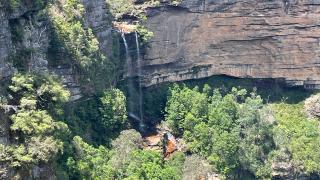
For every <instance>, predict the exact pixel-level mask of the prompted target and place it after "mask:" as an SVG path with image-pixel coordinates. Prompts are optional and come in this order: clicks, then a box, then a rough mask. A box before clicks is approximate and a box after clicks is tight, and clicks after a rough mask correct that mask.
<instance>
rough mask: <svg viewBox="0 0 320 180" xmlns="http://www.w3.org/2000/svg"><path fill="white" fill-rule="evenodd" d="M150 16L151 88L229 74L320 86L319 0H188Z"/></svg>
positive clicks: (147, 77) (147, 73)
mask: <svg viewBox="0 0 320 180" xmlns="http://www.w3.org/2000/svg"><path fill="white" fill-rule="evenodd" d="M149 16H150V17H149V20H148V22H147V26H148V28H149V29H150V30H151V31H153V32H154V34H155V36H154V37H153V39H152V40H151V42H150V44H149V46H148V47H147V49H146V54H145V56H144V64H143V65H144V67H143V70H144V71H143V74H144V77H143V78H144V80H143V82H144V85H145V86H150V85H153V84H157V83H161V82H166V81H181V80H186V79H196V78H202V77H208V76H211V75H219V74H224V75H230V76H235V77H251V78H283V79H285V80H286V82H288V84H289V85H304V86H305V87H306V88H317V89H319V88H320V59H319V58H320V54H319V53H320V1H318V0H269V1H265V0H245V1H243V0H183V1H182V3H181V5H179V6H178V7H162V8H158V9H151V10H149Z"/></svg>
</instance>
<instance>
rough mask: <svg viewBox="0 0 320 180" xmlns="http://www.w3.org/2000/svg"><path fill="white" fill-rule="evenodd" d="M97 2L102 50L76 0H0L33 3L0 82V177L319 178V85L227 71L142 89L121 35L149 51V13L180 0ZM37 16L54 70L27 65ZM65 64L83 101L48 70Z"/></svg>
mask: <svg viewBox="0 0 320 180" xmlns="http://www.w3.org/2000/svg"><path fill="white" fill-rule="evenodd" d="M104 3H105V5H106V7H107V9H108V15H107V17H108V19H107V20H106V21H107V22H106V24H107V25H108V26H113V27H114V30H112V37H113V39H112V41H109V42H108V43H109V45H110V47H111V48H110V51H108V52H107V54H106V52H103V51H102V50H101V46H100V44H99V41H98V39H97V37H96V34H95V32H94V31H93V30H92V29H91V28H90V26H88V23H87V22H86V20H85V16H86V11H87V10H86V9H85V7H84V5H83V2H82V1H80V0H49V1H46V0H34V1H29V0H8V1H3V0H2V1H1V2H0V5H1V11H6V13H8V14H15V13H17V12H19V11H20V10H21V9H24V8H25V7H32V8H31V9H32V10H31V12H29V14H28V13H27V14H24V15H23V18H24V20H23V21H19V20H16V19H13V20H11V21H10V22H9V23H10V33H11V39H12V41H13V42H14V44H15V46H14V48H15V50H14V52H13V53H11V54H10V55H9V56H8V58H7V59H8V62H10V63H11V64H12V66H13V68H14V72H13V73H12V74H11V75H10V76H8V77H7V78H5V79H2V80H1V81H0V85H1V86H0V123H1V124H2V125H3V127H2V126H0V127H1V128H0V134H2V135H3V134H4V135H5V136H6V139H7V140H6V141H2V140H1V141H0V178H1V179H103V180H105V179H106V180H107V179H110V180H111V179H137V180H138V179H146V180H149V179H150V180H154V179H159V180H174V179H177V180H179V179H185V180H189V179H190V180H193V179H194V180H198V179H199V180H200V179H201V180H202V179H320V95H319V94H318V93H317V91H316V90H307V89H304V88H303V87H288V86H287V85H286V84H285V83H284V82H283V81H281V80H274V79H251V78H233V77H229V76H223V75H221V76H212V77H210V78H202V79H194V80H188V81H183V82H167V83H162V84H157V85H154V86H151V87H142V85H141V79H140V78H141V77H139V75H141V74H139V73H138V75H135V76H134V77H131V74H130V73H128V74H127V75H126V72H125V71H129V70H130V68H129V67H127V66H128V64H127V63H128V61H126V59H128V58H137V59H138V61H139V58H140V57H139V56H140V54H139V53H140V52H139V51H138V52H136V51H134V52H133V51H130V52H128V51H129V50H128V48H127V47H126V46H127V41H128V43H133V44H135V43H136V42H135V41H134V40H137V43H136V44H135V46H136V48H139V47H141V51H144V50H145V48H147V46H148V40H149V39H151V38H152V37H153V32H151V31H149V30H148V28H147V27H145V26H144V22H145V21H147V19H148V16H147V14H146V13H145V12H146V9H148V8H155V7H160V6H164V5H163V4H165V6H170V7H176V6H177V5H178V4H179V3H181V1H179V0H168V1H157V0H139V1H138V0H136V1H133V0H132V1H131V0H107V1H105V2H104ZM126 19H130V20H132V21H133V22H134V25H131V24H130V23H129V24H128V22H127V21H128V20H126ZM28 21H30V22H28ZM40 22H41V23H44V22H45V27H46V29H45V30H43V32H44V31H47V29H48V32H49V38H48V39H46V41H48V42H47V43H48V52H47V55H46V56H47V59H48V63H47V64H46V66H48V69H49V70H42V69H37V68H34V66H32V65H31V64H32V63H33V62H32V59H34V57H36V56H39V53H40V52H39V51H38V50H39V47H38V46H37V47H28V48H27V47H26V45H25V41H26V37H25V36H26V35H25V34H26V33H29V32H31V33H32V30H33V29H32V28H34V27H36V26H38V25H39V24H41V23H40ZM29 26H30V29H28V28H25V27H29ZM39 26H40V25H39ZM40 27H42V26H40ZM128 31H129V32H128ZM36 37H39V41H40V38H41V30H40V34H38V35H36V36H34V37H33V38H36ZM29 39H32V38H29ZM38 43H39V42H38ZM37 48H38V49H37ZM126 48H127V49H126ZM40 54H41V53H40ZM129 56H130V57H129ZM61 66H68V67H69V66H70V69H72V76H74V77H75V79H76V80H75V82H76V83H77V84H79V89H80V90H79V91H81V97H79V98H75V97H76V96H75V95H74V92H72V88H70V85H69V84H67V83H65V81H66V80H65V79H64V77H62V76H59V73H54V71H51V70H50V69H59V68H61ZM128 69H129V70H128ZM77 87H78V86H77ZM5 126H8V130H6V129H5ZM1 137H2V136H1Z"/></svg>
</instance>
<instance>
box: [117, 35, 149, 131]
mask: <svg viewBox="0 0 320 180" xmlns="http://www.w3.org/2000/svg"><path fill="white" fill-rule="evenodd" d="M121 37H122V40H123V43H124V46H125V50H126V67H127V73H128V74H127V76H128V103H129V106H128V112H129V117H131V118H132V117H134V118H133V119H134V120H136V121H138V123H139V131H140V132H144V130H145V125H144V123H143V117H142V89H141V84H140V79H139V113H140V114H139V116H140V118H138V117H137V116H135V115H134V114H133V112H134V105H133V101H132V97H133V93H134V85H133V84H134V83H133V78H132V60H131V56H130V54H129V46H128V43H127V40H126V37H125V34H124V33H121ZM136 37H137V35H136ZM137 41H138V40H137ZM138 43H139V42H138ZM137 52H138V54H139V55H138V56H140V50H138V48H137ZM139 58H140V57H139ZM139 58H138V63H140V62H139V61H140V60H139ZM138 66H139V65H138ZM138 74H139V77H140V71H139V72H138Z"/></svg>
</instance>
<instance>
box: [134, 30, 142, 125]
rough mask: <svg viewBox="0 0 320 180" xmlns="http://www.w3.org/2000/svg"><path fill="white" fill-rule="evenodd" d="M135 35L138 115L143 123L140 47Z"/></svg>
mask: <svg viewBox="0 0 320 180" xmlns="http://www.w3.org/2000/svg"><path fill="white" fill-rule="evenodd" d="M135 35H136V47H137V66H138V67H137V68H138V81H139V113H140V120H141V121H142V122H143V105H142V102H143V92H142V84H141V75H142V74H141V73H142V71H141V57H140V47H139V46H140V45H139V37H138V33H137V31H136V32H135Z"/></svg>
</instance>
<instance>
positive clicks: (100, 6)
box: [82, 0, 113, 56]
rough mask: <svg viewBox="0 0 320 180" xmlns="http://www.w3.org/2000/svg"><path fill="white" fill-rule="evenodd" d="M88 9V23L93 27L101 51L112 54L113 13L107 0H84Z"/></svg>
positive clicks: (107, 54)
mask: <svg viewBox="0 0 320 180" xmlns="http://www.w3.org/2000/svg"><path fill="white" fill-rule="evenodd" d="M82 3H83V5H84V7H85V9H86V16H85V20H86V23H87V24H86V25H87V26H88V27H91V28H92V30H93V31H94V34H95V35H96V37H97V39H98V40H99V45H100V49H101V51H102V52H103V53H104V54H105V55H106V56H110V55H111V53H110V52H112V45H113V42H112V25H111V20H112V19H111V18H110V17H111V15H110V12H109V11H108V8H107V7H106V6H107V5H106V1H105V0H82Z"/></svg>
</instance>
